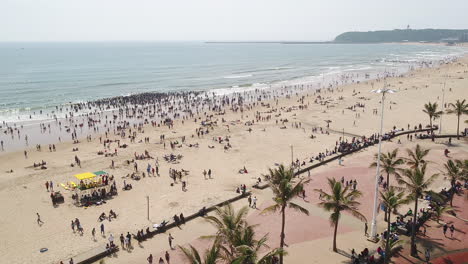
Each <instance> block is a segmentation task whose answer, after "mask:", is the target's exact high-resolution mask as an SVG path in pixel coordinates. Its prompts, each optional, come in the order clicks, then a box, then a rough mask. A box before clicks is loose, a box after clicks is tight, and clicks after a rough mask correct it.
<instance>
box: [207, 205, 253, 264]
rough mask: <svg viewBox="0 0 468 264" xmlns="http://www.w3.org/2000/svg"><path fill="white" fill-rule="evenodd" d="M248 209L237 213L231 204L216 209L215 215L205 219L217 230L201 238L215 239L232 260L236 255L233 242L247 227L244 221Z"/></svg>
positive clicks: (244, 208) (242, 209) (245, 208)
mask: <svg viewBox="0 0 468 264" xmlns="http://www.w3.org/2000/svg"><path fill="white" fill-rule="evenodd" d="M247 212H248V208H247V207H246V206H245V207H242V208H241V209H240V210H238V211H237V212H236V211H235V210H234V208H233V207H232V205H231V204H228V205H226V206H224V207H216V209H215V215H209V216H206V217H205V219H206V220H207V221H208V222H209V223H211V224H212V225H213V226H214V227H215V228H216V230H217V232H216V234H215V235H210V236H203V237H202V238H209V239H216V240H218V242H219V243H218V244H219V245H222V249H223V250H224V252H225V254H226V255H228V256H230V257H231V258H234V256H235V254H236V249H235V247H236V245H238V243H236V242H235V241H234V240H235V239H236V238H237V237H238V236H239V233H242V230H243V229H244V228H246V227H247V226H248V225H247V223H246V221H245V217H246V216H247Z"/></svg>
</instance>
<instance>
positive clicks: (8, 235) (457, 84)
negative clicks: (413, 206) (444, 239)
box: [0, 57, 468, 263]
mask: <svg viewBox="0 0 468 264" xmlns="http://www.w3.org/2000/svg"><path fill="white" fill-rule="evenodd" d="M444 82H445V87H446V88H445V92H444V93H443V92H442V88H443V87H444ZM385 83H386V84H387V85H388V86H389V88H391V89H394V90H396V93H394V94H390V95H388V98H387V101H386V105H385V123H384V131H390V130H392V129H395V128H397V129H404V130H408V128H411V129H412V128H414V127H415V126H419V125H420V124H421V125H422V126H423V127H426V126H427V125H428V124H429V118H428V117H427V115H426V114H425V113H424V112H423V111H422V109H423V106H424V104H425V103H427V102H437V103H438V104H439V107H442V108H443V106H444V104H448V103H454V102H455V101H456V100H457V99H459V100H463V99H466V98H467V94H468V93H467V89H468V88H467V87H468V57H463V58H460V59H459V60H458V61H456V62H453V63H449V64H444V65H442V66H440V67H436V68H423V69H417V70H414V71H412V72H409V73H407V74H405V75H404V76H402V77H389V78H387V79H386V81H385ZM383 85H384V81H383V80H368V81H362V82H359V83H357V82H356V83H351V84H347V85H344V86H335V87H333V88H331V89H321V90H320V93H319V92H317V91H316V90H315V89H316V87H315V88H314V89H312V88H311V89H300V88H297V89H293V90H284V91H283V93H284V94H283V96H282V97H280V96H278V97H276V96H275V97H276V98H271V99H263V100H262V101H261V102H260V101H257V103H256V104H255V105H253V104H252V102H250V103H249V107H245V108H244V109H243V111H232V110H231V109H228V108H227V107H226V111H225V113H224V114H223V115H221V114H220V113H219V112H216V111H214V112H213V111H210V110H207V109H209V106H206V109H205V113H204V112H200V113H198V114H195V116H194V117H195V118H198V119H196V121H194V118H193V117H190V118H189V117H187V118H184V119H174V123H173V126H172V127H170V128H169V127H168V126H164V125H162V126H159V127H158V126H152V125H151V124H145V125H143V126H142V127H141V129H137V128H134V127H131V128H132V132H136V134H135V136H136V138H135V140H134V141H131V140H130V139H129V138H128V136H126V137H122V136H121V135H117V134H115V133H113V132H112V130H109V133H108V134H107V135H106V134H104V133H103V132H104V128H102V129H101V132H100V136H97V135H96V134H93V136H92V139H91V140H90V141H89V140H86V138H83V135H85V133H80V135H81V137H79V141H80V143H78V144H74V143H73V141H70V140H65V139H64V140H63V142H57V143H55V147H56V151H49V149H48V148H47V145H44V146H42V150H41V151H36V149H35V148H34V144H37V143H32V142H33V141H31V144H30V146H29V148H28V150H27V157H25V154H24V152H23V150H21V151H11V152H9V151H4V152H0V164H1V166H0V167H1V171H0V200H1V201H2V206H1V208H2V214H1V215H0V227H1V228H0V229H1V231H0V236H1V237H2V241H0V258H1V259H2V260H3V261H5V263H59V262H60V261H64V262H65V261H68V259H69V258H70V257H74V256H76V255H79V254H80V253H82V252H85V251H87V250H90V249H92V248H95V247H97V246H102V245H105V244H106V243H107V242H108V240H107V239H108V237H109V235H110V234H113V236H115V237H118V236H119V235H120V234H124V235H125V234H127V232H130V233H136V230H137V229H142V228H146V227H148V226H151V225H153V224H157V223H160V222H162V221H163V220H170V218H171V217H172V216H173V215H174V214H180V213H183V214H184V215H190V214H192V213H195V212H197V211H198V210H199V209H200V208H201V207H203V206H211V205H213V204H216V203H218V202H221V201H223V200H226V199H229V198H232V197H234V196H235V195H236V188H238V187H239V186H240V185H241V184H245V185H246V186H247V188H248V190H252V191H253V195H254V196H256V197H257V198H258V202H257V203H258V205H259V206H258V207H259V208H260V209H262V208H265V207H266V206H267V205H268V204H271V197H272V194H271V191H270V190H268V189H267V190H256V189H252V188H251V186H252V185H253V184H255V183H256V182H257V179H258V178H259V177H262V175H263V174H265V173H267V171H268V168H274V167H276V165H275V164H290V163H291V158H293V159H294V160H296V159H299V161H300V163H302V162H305V164H306V166H309V165H311V164H314V163H316V162H317V161H314V162H312V163H310V159H311V158H313V157H315V156H316V155H318V154H319V152H324V153H325V152H327V151H331V150H333V148H334V147H335V144H336V142H338V141H340V140H341V139H340V137H342V136H344V138H345V139H347V140H350V141H351V140H352V138H353V137H361V136H370V135H372V134H375V133H378V127H379V122H380V99H381V98H380V95H379V94H374V93H372V92H370V91H371V90H372V89H378V88H382V87H383ZM280 93H282V91H281V90H279V91H278V94H280ZM442 100H444V102H443V103H442ZM357 105H359V106H357ZM356 106H357V107H356ZM361 106H363V107H361ZM374 109H377V110H376V111H377V114H375V113H374ZM443 109H444V110H446V109H447V108H443ZM210 115H212V117H211V118H209V116H210ZM210 119H211V120H210ZM286 119H287V120H288V121H287V122H284V120H286ZM466 119H467V117H466V116H462V118H461V122H460V130H461V131H463V130H464V129H465V127H466V124H465V123H464V121H465V120H466ZM222 120H224V121H225V122H222ZM327 120H330V121H331V122H329V127H327V122H326V121H327ZM141 121H142V120H140V122H141ZM201 121H210V122H213V123H215V124H214V125H213V126H205V127H202V126H201V125H200V122H201ZM215 121H216V122H215ZM439 121H440V120H439V119H437V120H436V121H435V124H436V125H439ZM201 127H202V128H203V129H202V130H203V131H208V132H209V133H208V134H206V133H204V134H203V135H201V134H200V135H197V131H198V130H197V129H200V128H201ZM456 127H457V117H456V115H448V114H445V115H443V116H442V126H441V132H442V133H443V134H456ZM438 133H439V131H436V134H438ZM131 134H132V133H128V134H127V135H131ZM161 135H164V137H165V138H164V140H161V139H160V138H161ZM311 135H313V136H314V137H313V138H312V137H311ZM2 136H3V135H2ZM7 137H8V136H7ZM99 137H101V138H102V140H105V139H110V140H120V144H128V147H127V148H118V147H117V143H116V142H112V143H110V144H107V146H106V149H105V148H104V146H103V144H102V143H100V139H99ZM144 138H149V139H148V140H144ZM226 139H228V141H227V140H226ZM31 140H32V139H31ZM400 140H401V141H402V142H401V144H398V143H397V142H388V143H384V147H383V149H384V151H387V150H391V149H393V148H401V152H402V153H403V152H404V149H406V148H413V147H414V146H415V144H416V143H419V144H421V145H422V146H424V147H426V148H430V149H432V150H431V155H430V158H429V159H431V160H433V161H434V164H432V165H431V168H430V170H431V172H436V171H440V170H442V169H443V165H442V164H443V163H445V161H446V158H445V157H443V151H444V149H445V148H447V146H446V142H447V139H437V140H436V141H435V142H431V141H430V140H413V141H412V142H409V141H408V140H407V138H406V137H405V138H401V139H400ZM452 140H453V144H454V145H453V147H451V148H450V151H451V156H452V157H454V158H458V159H467V158H468V148H467V146H468V145H467V142H466V139H461V140H456V139H455V138H454V139H452ZM176 141H177V144H175V147H174V149H171V142H172V143H174V142H176ZM182 142H184V143H182ZM228 143H229V146H228V145H227V144H228ZM190 145H192V146H190ZM195 145H197V146H195ZM179 146H180V147H179ZM73 148H78V149H79V150H78V151H72V149H73ZM115 149H117V150H118V154H117V155H116V156H112V157H105V156H104V155H98V151H103V152H105V153H113V152H114V151H115ZM145 151H147V152H148V153H149V155H150V156H151V157H152V158H149V159H144V160H136V161H135V162H136V164H137V166H138V171H139V172H138V173H139V175H141V173H142V172H145V173H146V168H147V167H148V165H150V166H151V168H154V167H155V166H157V167H158V169H159V174H160V175H159V176H157V175H145V177H142V178H141V179H140V180H133V179H131V178H130V177H126V176H127V175H129V174H131V173H133V172H134V162H130V163H127V162H126V161H127V160H133V159H134V158H135V154H138V155H140V154H142V153H144V152H145ZM376 151H377V147H376V146H373V147H371V148H369V149H367V150H364V151H362V152H359V153H357V154H353V155H352V156H350V157H349V158H345V159H344V163H343V165H344V166H339V165H338V164H337V163H336V164H335V163H333V164H330V165H327V166H323V167H320V168H318V169H317V170H313V171H312V172H311V178H312V179H313V180H312V181H311V183H310V184H309V185H308V186H307V189H306V191H307V194H308V195H310V196H309V197H310V198H309V199H308V200H307V201H301V203H303V204H304V206H306V207H308V208H309V210H310V211H311V216H310V217H306V216H299V215H295V214H297V213H295V212H290V213H289V214H288V215H289V216H290V219H291V222H290V223H288V233H287V235H288V236H289V234H291V235H290V236H291V238H290V239H288V243H289V245H290V246H289V247H288V248H287V251H288V252H289V256H287V257H286V263H305V262H303V261H302V260H303V259H310V262H307V263H341V262H342V261H346V260H347V258H346V257H343V256H342V255H339V254H334V253H332V252H331V251H330V247H331V237H332V229H331V228H330V226H329V223H328V220H327V219H328V216H327V215H326V213H325V212H323V210H322V209H320V208H318V207H316V206H315V204H316V203H317V201H318V199H317V197H316V196H317V195H316V194H315V193H313V189H316V188H325V187H324V186H325V184H326V178H327V177H336V178H341V177H342V176H344V177H347V178H348V177H349V178H350V179H351V178H352V179H354V178H356V179H357V180H358V182H359V189H360V190H362V192H363V193H364V197H363V198H362V199H361V202H362V205H361V208H362V212H363V214H364V215H365V216H366V217H367V219H370V218H371V217H372V197H373V184H374V180H373V179H374V176H373V175H374V173H375V171H374V170H373V169H369V168H368V166H369V164H370V163H371V161H372V157H373V155H374V154H375V153H376ZM169 154H175V155H182V158H181V159H180V160H179V161H178V162H177V163H169V162H166V161H165V160H164V156H165V155H169ZM75 156H78V157H79V160H80V162H81V166H76V165H75V166H73V167H72V166H70V164H73V163H74V161H75ZM41 161H45V162H46V163H47V165H46V167H47V169H40V168H34V166H33V163H36V162H37V163H38V162H41ZM112 163H114V167H112V168H111V164H112ZM244 167H245V168H246V169H247V171H248V173H243V174H241V173H239V170H240V169H243V168H244ZM171 169H175V170H179V171H180V170H182V169H183V170H187V171H188V174H187V175H186V176H184V177H183V179H182V180H183V181H185V182H186V184H187V186H186V189H187V190H186V191H184V190H182V183H181V181H182V180H177V181H176V182H175V183H174V181H173V179H171V178H170V177H169V171H170V170H171ZM100 170H104V171H106V172H108V173H109V174H110V175H113V176H114V178H115V181H116V186H117V190H118V195H116V196H114V197H113V198H112V199H109V200H107V201H106V203H105V204H102V205H100V206H89V207H78V206H76V205H74V203H73V199H72V197H71V196H72V194H73V192H72V191H70V190H65V189H64V188H63V187H62V186H61V183H64V184H66V183H67V182H70V181H75V182H76V181H77V180H76V179H75V178H74V175H76V174H79V173H84V172H95V171H100ZM204 170H206V171H208V170H211V172H212V174H211V178H209V177H205V176H204V175H203V171H204ZM304 176H307V175H304ZM46 181H52V182H53V185H54V190H55V191H57V190H59V191H60V192H61V193H62V194H63V196H64V199H65V202H64V203H63V204H59V205H58V206H56V207H54V206H53V205H52V202H51V199H50V192H48V191H47V189H46V187H45V183H46ZM124 181H125V182H126V183H131V185H132V187H133V188H132V189H131V190H128V191H123V190H122V187H123V184H124ZM171 183H174V184H171ZM446 187H450V183H449V182H448V181H446V180H444V178H443V177H439V178H438V179H437V182H436V183H435V184H434V185H433V188H434V190H441V189H442V188H446ZM147 197H149V198H147ZM147 199H148V200H149V211H150V215H149V218H150V219H149V220H148V219H147ZM245 204H246V201H245V200H241V201H238V202H236V203H235V204H234V206H235V207H236V208H239V207H241V206H244V205H245ZM459 206H460V207H461V208H462V207H463V206H465V207H466V200H463V201H460V204H459ZM111 209H112V210H113V211H115V212H116V213H117V218H116V219H114V220H112V221H111V222H109V221H107V220H105V221H103V222H102V223H103V224H104V225H105V236H101V235H100V234H99V227H100V225H101V222H99V220H98V217H99V215H100V214H101V213H102V212H105V213H106V214H107V213H108V212H109V211H110V210H111ZM404 210H406V209H402V211H404ZM36 213H39V214H40V216H41V220H42V221H43V222H44V223H43V224H41V225H38V224H37V223H36V219H37V216H36ZM382 217H383V216H382V214H381V215H379V219H380V221H379V230H383V229H384V228H385V223H384V222H383V221H382ZM75 218H79V220H80V223H81V225H82V226H83V228H84V234H83V235H80V234H79V233H78V232H73V231H72V229H71V227H70V222H71V221H72V220H73V219H75ZM248 219H249V221H252V223H256V224H259V227H258V230H259V231H258V232H259V233H261V234H264V233H269V234H270V244H271V246H272V247H273V246H276V245H277V244H278V239H279V233H278V226H279V222H280V221H279V218H278V216H277V215H276V216H263V215H259V210H251V212H250V213H249V217H248ZM293 219H294V220H293ZM311 223H312V224H311ZM93 228H96V230H97V233H98V234H97V235H96V239H93V238H92V236H91V230H92V229H93ZM362 228H363V224H362V222H360V221H359V220H357V219H354V218H351V217H344V224H343V227H342V228H341V229H340V236H339V240H340V241H339V243H340V248H342V249H343V250H347V251H348V252H349V249H350V248H353V247H356V248H363V247H369V248H375V244H372V243H371V242H368V241H367V240H366V239H365V238H364V237H363V235H362ZM213 231H214V229H213V228H212V227H211V226H209V225H208V224H207V223H205V221H204V220H203V219H197V220H194V221H192V222H190V223H189V224H187V225H186V226H184V227H183V228H182V229H180V230H175V231H174V232H171V233H172V235H173V236H174V237H175V238H176V239H175V243H176V244H177V245H187V244H188V243H192V244H193V245H200V246H202V247H203V245H205V244H206V242H203V241H200V240H198V238H199V237H200V236H202V235H206V234H210V233H211V232H213ZM458 235H459V237H458V239H460V240H461V241H466V233H465V234H463V233H459V234H458ZM454 243H455V242H454ZM452 247H453V248H457V249H459V248H466V242H465V244H463V243H461V242H460V244H454V245H452ZM41 248H47V249H48V250H47V251H46V252H44V253H41V252H40V249H41ZM166 250H169V246H168V244H167V236H166V235H163V236H157V237H155V238H153V239H151V240H148V241H147V242H143V243H142V244H141V246H140V247H139V246H135V247H134V249H133V250H132V252H127V251H121V252H119V253H117V256H114V257H110V258H106V259H105V261H106V263H145V260H146V257H147V256H148V255H149V254H150V253H152V254H153V255H154V256H157V258H156V259H159V256H162V255H163V252H165V251H166ZM171 254H172V255H173V259H174V261H173V262H171V263H183V260H182V255H181V253H180V250H177V251H171ZM177 259H179V261H180V262H178V261H176V260H177ZM401 263H404V262H401ZM408 263H409V262H408Z"/></svg>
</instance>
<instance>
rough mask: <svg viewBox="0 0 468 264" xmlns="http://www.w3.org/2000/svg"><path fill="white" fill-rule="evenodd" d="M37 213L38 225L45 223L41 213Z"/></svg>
mask: <svg viewBox="0 0 468 264" xmlns="http://www.w3.org/2000/svg"><path fill="white" fill-rule="evenodd" d="M36 215H37V224H38V225H41V224H43V223H44V222H42V220H41V215H40V214H39V213H36Z"/></svg>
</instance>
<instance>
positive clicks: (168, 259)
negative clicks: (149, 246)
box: [165, 251, 171, 264]
mask: <svg viewBox="0 0 468 264" xmlns="http://www.w3.org/2000/svg"><path fill="white" fill-rule="evenodd" d="M165 258H166V262H167V264H171V256H170V255H169V252H167V251H166V254H165Z"/></svg>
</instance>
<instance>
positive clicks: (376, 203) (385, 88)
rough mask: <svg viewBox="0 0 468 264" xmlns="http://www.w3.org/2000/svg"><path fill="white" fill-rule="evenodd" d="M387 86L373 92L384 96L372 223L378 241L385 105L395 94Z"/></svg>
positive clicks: (372, 237) (373, 234)
mask: <svg viewBox="0 0 468 264" xmlns="http://www.w3.org/2000/svg"><path fill="white" fill-rule="evenodd" d="M386 86H387V84H386V83H385V84H384V88H383V89H378V90H372V92H373V93H379V94H382V101H381V104H382V109H381V114H380V134H379V152H378V154H377V170H376V174H375V193H374V210H373V212H372V223H371V235H370V236H371V239H372V240H376V236H377V210H378V206H379V200H378V198H379V176H380V155H381V152H382V135H383V120H384V105H385V95H386V94H387V93H395V91H394V90H391V89H387V87H386Z"/></svg>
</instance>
